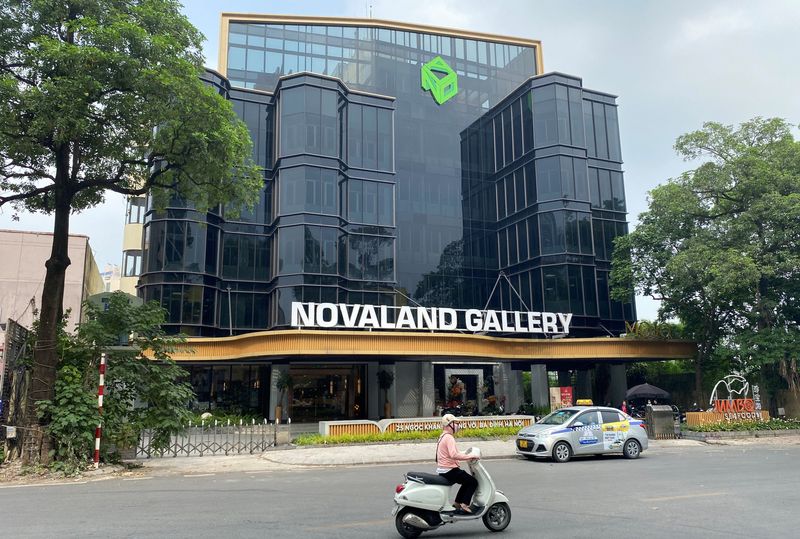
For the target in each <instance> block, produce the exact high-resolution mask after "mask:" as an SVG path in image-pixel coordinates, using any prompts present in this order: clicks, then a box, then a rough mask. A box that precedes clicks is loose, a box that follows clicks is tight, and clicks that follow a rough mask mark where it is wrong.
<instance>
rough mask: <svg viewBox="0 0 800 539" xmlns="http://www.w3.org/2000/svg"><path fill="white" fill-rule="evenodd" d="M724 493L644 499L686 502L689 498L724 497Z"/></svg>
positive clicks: (646, 500) (643, 499)
mask: <svg viewBox="0 0 800 539" xmlns="http://www.w3.org/2000/svg"><path fill="white" fill-rule="evenodd" d="M724 495H725V493H724V492H703V493H697V494H683V495H681V496H661V497H660V498H642V501H645V502H667V501H671V500H685V499H688V498H705V497H709V496H724Z"/></svg>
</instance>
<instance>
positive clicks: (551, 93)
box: [533, 86, 558, 148]
mask: <svg viewBox="0 0 800 539" xmlns="http://www.w3.org/2000/svg"><path fill="white" fill-rule="evenodd" d="M533 130H534V133H533V140H534V142H535V143H536V147H537V148H541V147H543V146H551V145H553V144H558V121H557V119H556V99H555V87H554V86H545V87H543V88H534V90H533Z"/></svg>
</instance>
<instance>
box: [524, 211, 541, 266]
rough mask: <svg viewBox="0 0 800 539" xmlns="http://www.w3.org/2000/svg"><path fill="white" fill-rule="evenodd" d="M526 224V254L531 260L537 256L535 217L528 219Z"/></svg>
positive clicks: (537, 235)
mask: <svg viewBox="0 0 800 539" xmlns="http://www.w3.org/2000/svg"><path fill="white" fill-rule="evenodd" d="M527 222H528V227H527V228H528V247H529V248H528V253H529V255H530V257H531V258H534V257H537V256H539V225H538V219H537V218H536V217H529V218H528V219H527Z"/></svg>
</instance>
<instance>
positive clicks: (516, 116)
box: [511, 100, 522, 159]
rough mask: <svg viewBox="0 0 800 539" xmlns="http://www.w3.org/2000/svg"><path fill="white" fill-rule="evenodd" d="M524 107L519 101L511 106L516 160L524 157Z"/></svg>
mask: <svg viewBox="0 0 800 539" xmlns="http://www.w3.org/2000/svg"><path fill="white" fill-rule="evenodd" d="M521 116H522V105H521V104H520V101H519V100H516V101H514V102H513V103H512V104H511V127H512V133H511V134H512V136H513V137H514V159H517V158H519V157H520V156H522V118H521Z"/></svg>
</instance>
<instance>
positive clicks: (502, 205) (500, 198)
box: [496, 179, 508, 219]
mask: <svg viewBox="0 0 800 539" xmlns="http://www.w3.org/2000/svg"><path fill="white" fill-rule="evenodd" d="M496 185H497V218H498V219H503V218H505V216H506V215H508V213H507V212H506V182H505V181H504V180H503V179H500V180H498V181H497V184H496Z"/></svg>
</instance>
